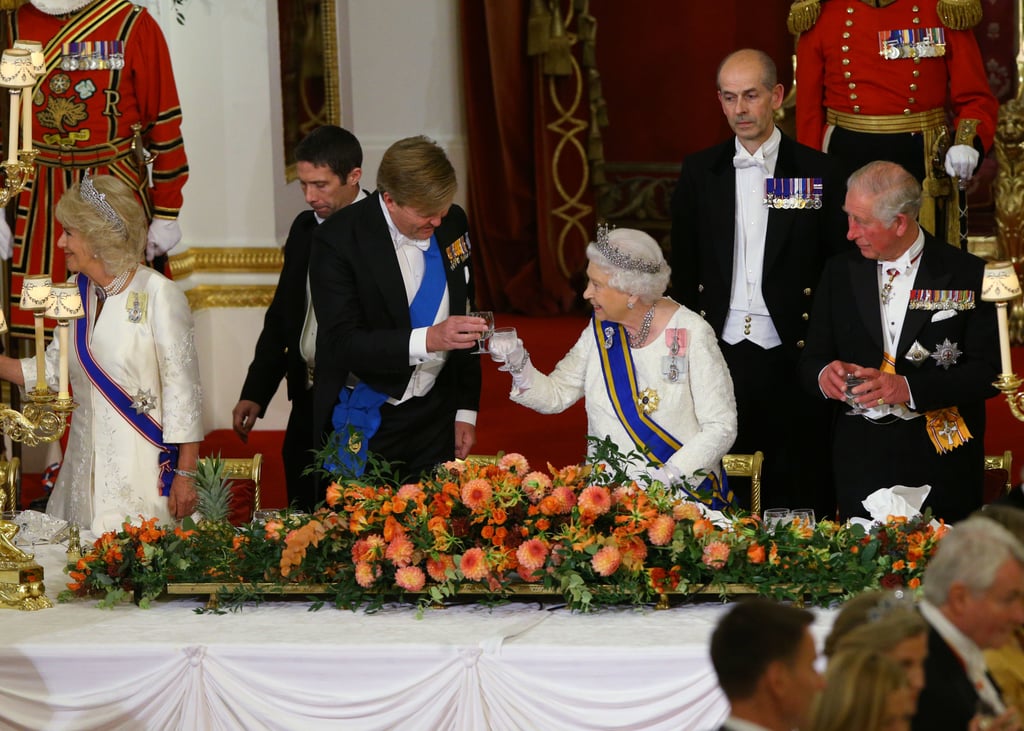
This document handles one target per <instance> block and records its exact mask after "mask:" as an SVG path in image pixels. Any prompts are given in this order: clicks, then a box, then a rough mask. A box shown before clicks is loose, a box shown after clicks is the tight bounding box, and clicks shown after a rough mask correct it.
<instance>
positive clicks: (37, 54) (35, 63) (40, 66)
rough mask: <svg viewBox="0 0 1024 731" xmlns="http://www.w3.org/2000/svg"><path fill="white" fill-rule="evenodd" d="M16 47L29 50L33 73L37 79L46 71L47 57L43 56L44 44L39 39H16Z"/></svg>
mask: <svg viewBox="0 0 1024 731" xmlns="http://www.w3.org/2000/svg"><path fill="white" fill-rule="evenodd" d="M14 47H15V48H16V49H18V50H20V51H28V55H29V59H30V60H31V61H32V75H33V76H35V77H36V78H37V79H38V78H39V77H40V76H42V75H43V74H45V73H46V57H45V56H43V44H42V43H40V42H39V41H15V42H14Z"/></svg>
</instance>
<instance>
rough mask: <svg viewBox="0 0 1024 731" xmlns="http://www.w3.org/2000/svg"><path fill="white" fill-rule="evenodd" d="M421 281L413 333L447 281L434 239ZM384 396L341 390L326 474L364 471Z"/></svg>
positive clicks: (359, 387) (428, 317)
mask: <svg viewBox="0 0 1024 731" xmlns="http://www.w3.org/2000/svg"><path fill="white" fill-rule="evenodd" d="M423 265H424V266H423V279H422V280H421V281H420V288H419V289H418V290H416V294H415V296H414V297H413V298H412V302H411V303H410V304H409V320H410V321H411V322H412V327H413V329H416V328H420V327H430V326H431V325H433V324H434V319H435V318H436V317H437V310H438V308H439V307H440V306H441V300H442V298H443V297H444V292H445V288H446V287H447V286H448V279H447V276H446V275H445V271H444V263H443V262H442V261H441V247H440V245H439V244H438V243H437V236H431V237H430V246H429V247H427V250H426V251H425V252H423ZM387 400H388V397H387V394H384V393H381V392H380V391H376V390H374V389H373V388H371V387H370V386H368V385H366V383H365V382H363V381H360V382H359V383H358V384H356V387H355V388H342V389H341V393H340V394H338V403H337V404H336V405H335V407H334V412H333V414H332V415H331V426H332V427H334V432H335V433H334V436H332V443H333V445H334V446H335V448H336V449H335V453H336V454H337V455H338V459H339V460H340V464H339V463H338V462H335V461H334V460H333V459H328V460H327V461H326V462H325V463H324V467H325V468H326V469H327V470H329V471H330V472H338V471H341V472H342V473H343V474H345V475H346V476H351V477H360V476H361V475H362V474H363V472H365V471H366V456H367V445H368V444H369V442H370V438H371V437H372V436H373V435H374V434H376V433H377V430H378V429H380V407H381V406H383V405H384V402H385V401H387Z"/></svg>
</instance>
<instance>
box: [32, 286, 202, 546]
mask: <svg viewBox="0 0 1024 731" xmlns="http://www.w3.org/2000/svg"><path fill="white" fill-rule="evenodd" d="M70 281H74V278H72V279H71V280H70ZM88 312H89V319H90V321H89V322H87V321H86V320H78V321H73V322H72V325H71V333H70V337H69V371H70V382H71V389H72V396H73V398H74V400H75V401H77V402H78V404H79V406H78V408H77V409H76V410H75V411H74V413H73V414H72V417H71V426H70V428H69V434H68V446H67V453H66V454H65V456H64V463H63V465H62V467H61V470H60V474H59V475H58V477H57V482H56V484H55V486H54V488H53V494H52V495H50V499H49V502H48V503H47V508H46V511H47V513H49V514H50V515H54V516H56V517H58V518H63V519H65V520H68V521H70V522H72V523H75V524H77V525H80V526H82V527H83V528H87V529H91V530H92V532H93V533H95V534H97V535H99V534H100V533H103V532H105V531H109V530H116V529H118V528H119V527H120V525H121V523H122V522H124V520H125V518H129V519H131V520H132V522H136V523H137V522H139V520H140V516H141V517H142V518H150V517H153V516H155V517H157V518H158V519H159V521H158V522H159V523H164V524H166V523H171V522H173V521H172V518H171V515H170V512H169V510H168V508H167V498H166V497H164V496H162V495H161V494H160V492H161V483H160V469H159V456H160V450H159V449H158V448H157V447H156V446H154V445H153V444H151V443H150V442H149V441H147V440H146V439H145V438H144V437H143V436H141V435H140V434H139V432H138V431H136V429H135V428H134V427H133V426H132V424H131V423H130V422H129V421H127V420H126V419H125V418H124V417H123V416H122V415H121V413H120V412H119V411H118V410H117V409H115V408H114V407H113V406H112V405H111V404H110V402H109V401H108V400H107V399H106V398H105V397H104V396H103V394H102V393H101V392H100V391H99V390H98V389H97V388H96V387H95V386H94V385H93V384H92V382H91V381H90V380H89V378H88V377H87V375H86V373H85V371H84V369H83V367H82V365H81V363H80V362H79V359H78V349H77V346H76V344H75V327H76V326H77V327H88V334H87V337H88V341H89V343H90V350H91V352H92V356H93V359H94V360H95V361H96V363H97V365H99V366H100V367H101V368H102V369H103V370H104V371H105V372H106V373H107V375H108V376H110V378H111V379H112V380H113V381H114V382H115V383H116V384H118V385H119V386H120V387H121V388H122V389H123V390H124V391H125V392H126V393H127V394H129V395H130V396H131V397H132V399H133V402H134V404H135V405H137V406H138V409H142V410H143V411H145V412H148V413H149V415H150V416H152V417H153V418H154V419H155V420H156V421H157V422H159V423H160V424H161V425H162V426H163V435H164V441H165V442H166V443H169V444H179V443H186V442H199V441H202V438H203V427H202V418H201V417H202V387H201V385H200V381H199V362H198V359H197V357H196V349H195V328H194V324H193V320H192V312H191V310H190V308H189V305H188V301H187V300H186V299H185V295H184V294H183V293H182V292H181V290H180V289H179V288H178V286H177V285H175V284H174V283H173V282H171V281H170V280H169V279H167V278H166V277H164V276H163V275H161V274H159V273H157V272H155V271H153V270H152V269H149V268H146V267H139V269H138V270H137V271H136V273H135V276H134V278H133V279H132V281H131V283H130V284H129V285H128V287H127V288H126V289H125V290H124V291H123V292H120V293H119V294H116V295H114V296H112V297H109V298H108V299H107V300H106V302H105V303H104V305H103V312H102V315H101V316H100V317H99V319H98V321H97V320H95V313H96V295H95V293H94V292H93V291H92V288H91V287H90V288H89V309H88ZM59 357H60V346H59V342H58V339H57V338H56V337H55V338H54V340H53V342H51V343H50V346H49V347H48V348H47V349H46V380H47V383H48V385H49V386H50V387H51V388H54V389H56V388H57V381H58V374H59V371H58V365H59ZM21 368H22V373H23V374H24V376H25V388H26V389H32V388H34V387H35V384H36V364H35V359H34V358H26V359H23V360H22V362H21Z"/></svg>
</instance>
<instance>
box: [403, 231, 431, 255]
mask: <svg viewBox="0 0 1024 731" xmlns="http://www.w3.org/2000/svg"><path fill="white" fill-rule="evenodd" d="M398 245H399V246H415V247H416V248H417V249H419V250H420V251H424V252H425V251H426V250H427V249H429V248H430V239H424V240H423V241H417V240H416V239H410V238H409V237H408V236H406V235H405V234H398Z"/></svg>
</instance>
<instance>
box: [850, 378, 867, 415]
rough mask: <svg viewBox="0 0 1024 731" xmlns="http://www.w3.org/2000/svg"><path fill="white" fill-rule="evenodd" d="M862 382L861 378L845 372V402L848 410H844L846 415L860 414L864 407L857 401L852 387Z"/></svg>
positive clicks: (864, 409)
mask: <svg viewBox="0 0 1024 731" xmlns="http://www.w3.org/2000/svg"><path fill="white" fill-rule="evenodd" d="M862 383H864V379H863V378H857V377H856V376H854V375H853V374H852V373H848V374H846V394H845V395H846V403H847V404H848V405H849V407H850V410H849V411H847V412H846V415H847V416H860V415H861V414H863V413H864V412H865V411H867V409H866V408H864V407H863V406H861V405H860V404H859V403H857V401H856V399H857V395H856V394H854V393H853V389H854V388H856V387H857V386H859V385H860V384H862Z"/></svg>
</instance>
